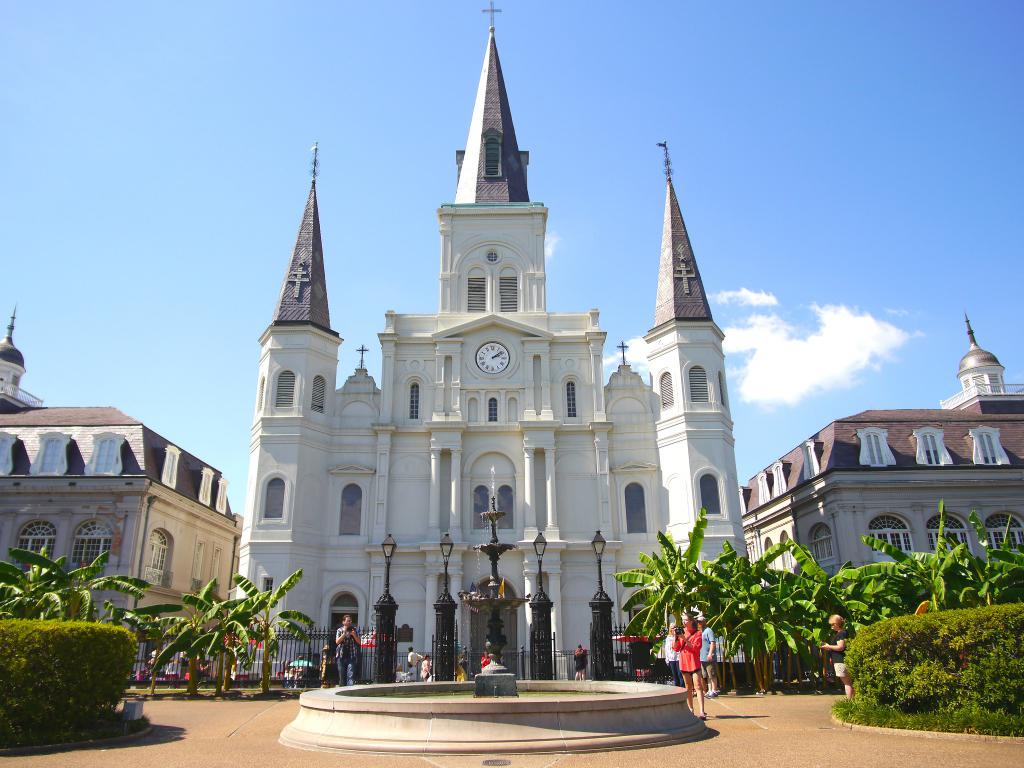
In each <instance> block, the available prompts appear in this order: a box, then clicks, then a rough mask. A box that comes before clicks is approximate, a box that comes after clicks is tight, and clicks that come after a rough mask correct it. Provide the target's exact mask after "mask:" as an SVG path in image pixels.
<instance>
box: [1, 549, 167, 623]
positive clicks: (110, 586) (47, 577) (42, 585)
mask: <svg viewBox="0 0 1024 768" xmlns="http://www.w3.org/2000/svg"><path fill="white" fill-rule="evenodd" d="M8 554H9V556H10V558H11V560H13V561H14V562H13V563H9V562H0V618H8V619H60V620H63V621H97V620H98V618H99V611H98V609H97V606H96V601H95V598H94V593H95V592H103V591H109V592H120V593H122V594H125V595H128V596H129V597H133V598H136V599H139V598H141V597H142V596H143V595H145V594H146V590H147V589H149V583H148V582H146V581H143V580H142V579H136V578H133V577H131V576H106V575H104V573H103V571H104V570H105V568H106V565H107V560H108V559H109V558H110V553H109V552H104V553H102V554H101V555H99V557H97V558H96V559H95V560H93V561H92V562H91V563H90V564H89V565H84V566H82V567H81V568H74V569H72V570H70V571H68V570H65V566H66V565H67V558H66V557H58V558H57V559H56V560H53V559H51V558H50V557H48V556H47V553H46V549H45V548H44V549H43V550H42V551H41V552H33V551H31V550H28V549H11V550H9V551H8ZM14 563H20V566H19V565H15V564H14Z"/></svg>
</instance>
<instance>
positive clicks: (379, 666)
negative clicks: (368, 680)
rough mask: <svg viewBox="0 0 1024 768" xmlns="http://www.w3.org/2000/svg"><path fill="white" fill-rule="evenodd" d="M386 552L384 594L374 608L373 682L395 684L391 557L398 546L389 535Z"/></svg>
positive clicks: (396, 647)
mask: <svg viewBox="0 0 1024 768" xmlns="http://www.w3.org/2000/svg"><path fill="white" fill-rule="evenodd" d="M380 547H381V549H382V550H384V594H382V595H381V596H380V598H378V600H377V602H376V603H375V604H374V606H373V610H374V613H375V614H376V617H377V648H376V653H375V654H374V657H373V682H375V683H393V682H395V665H396V664H397V662H398V638H397V637H396V634H395V615H396V614H397V613H398V603H396V602H395V598H393V597H392V596H391V557H392V556H393V555H394V554H395V549H396V548H397V547H398V545H397V544H396V543H395V539H394V537H392V535H391V534H390V533H389V534H388V535H387V538H386V539H384V541H383V542H382V543H381V545H380Z"/></svg>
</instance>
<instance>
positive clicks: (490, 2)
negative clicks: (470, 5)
mask: <svg viewBox="0 0 1024 768" xmlns="http://www.w3.org/2000/svg"><path fill="white" fill-rule="evenodd" d="M487 6H488V7H487V8H484V9H482V10H481V11H480V13H489V14H490V15H491V29H494V14H496V13H501V8H495V7H494V0H488V2H487Z"/></svg>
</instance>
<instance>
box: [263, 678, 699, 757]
mask: <svg viewBox="0 0 1024 768" xmlns="http://www.w3.org/2000/svg"><path fill="white" fill-rule="evenodd" d="M518 686H519V692H520V694H521V695H520V697H519V698H497V699H487V698H484V699H480V698H477V699H474V698H471V697H472V693H473V690H474V684H473V683H472V682H466V683H401V684H394V685H369V686H352V687H349V688H332V689H328V690H319V691H307V692H305V693H303V694H302V695H301V696H300V697H299V713H298V715H297V716H296V718H295V720H293V721H292V722H291V723H290V724H289V725H287V726H286V727H285V729H284V730H283V731H282V732H281V738H280V741H281V743H282V744H284V745H286V746H289V747H296V748H298V749H310V750H320V751H340V752H377V753H381V752H383V753H392V754H519V753H527V752H588V751H596V750H606V749H625V748H632V747H649V746H655V745H660V744H669V743H675V742H681V741H693V740H696V739H700V738H703V737H704V736H705V735H706V734H707V729H706V728H705V726H704V723H703V722H701V721H700V720H699V719H698V718H696V717H694V716H693V715H692V714H691V713H690V711H689V709H687V707H686V695H685V694H684V693H682V692H681V689H678V688H676V687H674V686H665V685H651V684H647V683H625V682H613V681H583V682H574V681H565V680H520V681H518ZM559 693H562V694H564V695H561V696H560V695H558V694H559ZM453 694H455V695H453Z"/></svg>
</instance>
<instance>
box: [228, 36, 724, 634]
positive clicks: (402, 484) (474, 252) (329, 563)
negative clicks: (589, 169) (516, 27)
mask: <svg viewBox="0 0 1024 768" xmlns="http://www.w3.org/2000/svg"><path fill="white" fill-rule="evenodd" d="M467 86H468V84H467ZM529 160H530V156H529V153H527V152H525V151H521V150H520V149H519V145H518V140H517V136H516V130H515V126H513V124H512V119H511V108H510V106H509V100H508V93H507V91H506V87H505V81H504V76H503V73H502V70H501V65H500V62H499V59H498V50H497V45H496V43H495V40H494V35H493V30H492V32H491V34H490V37H489V39H488V41H487V47H486V51H485V54H484V64H483V71H482V72H481V75H480V82H479V86H478V90H477V97H476V103H475V105H474V108H473V112H472V117H471V120H470V126H469V133H468V136H467V139H466V144H465V149H464V150H460V151H458V152H457V153H456V162H457V165H458V172H459V175H458V182H457V186H456V190H455V197H454V200H453V201H452V202H451V203H445V204H442V205H441V207H440V208H439V210H438V213H437V215H438V224H439V230H440V261H439V275H438V278H439V289H440V290H439V304H438V307H437V311H436V313H434V314H422V313H419V314H400V313H395V312H387V313H385V315H384V324H383V329H382V331H381V332H380V333H379V340H380V345H381V358H382V369H381V371H380V373H379V379H378V378H377V377H375V376H371V375H370V372H369V371H367V370H366V369H365V368H363V367H362V365H360V367H359V368H357V369H356V371H355V372H354V373H352V374H351V375H350V376H348V377H347V378H345V379H344V380H343V381H340V382H339V381H338V379H337V369H338V353H339V348H340V346H341V338H340V337H339V335H338V333H337V332H336V331H335V330H334V329H333V328H334V327H333V326H332V322H331V318H330V313H329V308H328V301H327V281H326V275H325V263H324V262H325V258H324V253H323V246H322V243H321V237H320V221H319V211H318V209H317V197H316V184H317V181H314V183H313V186H312V187H311V189H310V192H309V197H308V200H307V204H306V210H305V212H304V214H303V217H302V222H301V225H300V229H299V235H298V238H297V241H296V245H295V249H294V252H293V254H292V257H291V259H290V260H289V261H288V263H287V264H286V265H283V266H285V267H286V271H285V281H284V283H283V285H282V287H281V291H280V295H279V301H278V307H277V311H276V312H275V315H274V318H273V320H272V322H271V324H270V326H269V327H268V328H267V329H266V330H265V331H264V332H263V334H262V336H261V337H260V345H261V346H260V349H261V351H260V360H259V366H258V372H257V382H256V391H257V403H256V409H255V414H254V424H253V442H252V446H253V447H252V452H251V460H250V470H249V482H248V488H247V496H246V514H245V528H244V531H243V541H242V545H241V549H240V569H241V572H242V573H243V575H245V576H247V577H248V578H250V579H252V580H253V581H254V582H255V583H261V582H262V580H263V579H273V580H274V583H280V580H281V579H283V578H285V577H286V576H288V575H289V574H290V573H292V572H293V571H295V570H296V569H297V568H303V569H304V578H303V579H302V581H301V582H300V583H299V585H298V586H297V587H296V588H295V589H294V590H293V591H292V592H290V593H289V594H288V596H287V597H286V601H287V607H288V608H291V609H297V610H301V611H304V612H305V613H307V614H308V615H310V616H311V617H313V618H314V619H315V620H316V621H317V623H318V624H335V623H339V622H340V620H341V617H342V616H343V615H344V614H345V613H350V614H353V615H354V616H355V617H356V623H357V624H359V625H362V626H366V625H368V624H369V623H370V622H371V620H372V615H373V603H374V601H375V600H376V599H377V598H378V597H379V596H380V594H381V591H382V589H383V583H382V580H383V573H384V562H383V558H382V556H381V554H380V547H379V543H380V542H381V541H382V540H383V539H384V537H385V536H386V535H387V534H388V533H391V534H392V535H393V536H394V538H395V539H396V540H397V542H398V549H397V551H396V554H395V556H394V560H393V563H392V569H391V584H390V586H391V593H392V595H393V596H394V598H395V600H396V601H397V602H398V604H399V609H398V624H399V625H407V626H408V628H409V631H411V632H412V637H413V640H412V641H411V643H410V644H411V645H413V646H414V647H416V648H417V649H420V650H424V649H429V648H430V646H431V637H430V632H431V628H432V627H433V614H434V608H433V603H434V601H435V600H436V599H437V596H438V594H439V591H440V589H439V587H440V583H439V576H440V574H441V568H442V563H441V558H440V553H439V550H438V542H439V540H440V538H441V537H442V536H443V535H444V534H445V533H448V534H450V536H451V537H452V539H453V540H454V542H455V549H454V553H453V555H452V558H451V564H450V573H451V582H452V592H457V591H459V590H461V589H471V588H472V587H473V586H474V585H475V584H478V583H479V582H480V580H481V579H484V578H486V576H487V573H486V571H487V567H486V565H485V564H481V562H480V558H479V556H478V554H477V553H476V552H475V551H473V550H472V549H471V547H472V546H473V545H474V544H477V543H480V542H482V541H483V540H484V538H485V536H486V532H485V530H484V526H483V524H482V521H481V519H480V517H479V513H480V512H482V511H484V510H485V509H486V508H487V505H488V503H489V500H490V497H491V495H492V487H493V495H494V497H495V502H496V504H497V505H498V507H499V508H500V509H503V510H504V511H505V512H506V517H505V518H504V519H503V521H502V523H503V525H504V526H506V527H507V528H508V529H509V532H508V533H507V534H505V535H503V540H515V541H518V542H519V548H518V549H517V550H515V551H513V552H510V553H508V554H507V555H505V556H504V557H503V558H502V560H501V567H502V568H503V569H504V570H503V573H502V574H501V576H502V577H503V579H504V580H505V585H506V594H508V595H511V596H525V595H526V594H528V593H530V592H531V591H533V590H534V589H535V588H536V585H535V584H534V579H535V576H536V572H537V564H536V562H535V561H534V560H535V558H534V555H533V550H532V547H531V546H530V545H529V544H530V542H531V541H532V540H533V538H534V537H535V536H536V535H537V533H538V532H541V531H542V532H543V533H544V535H545V537H546V538H547V540H548V542H549V544H548V548H547V552H546V554H545V558H544V570H545V590H546V592H547V594H548V595H549V597H550V598H551V599H552V601H553V603H554V612H553V622H554V629H555V632H556V633H557V637H558V639H559V642H560V643H561V644H562V645H563V647H573V646H575V644H576V643H580V642H582V643H584V644H586V643H588V639H587V638H588V631H589V625H590V609H589V607H588V605H587V602H588V601H589V600H590V598H591V596H592V595H593V591H594V583H595V563H594V555H593V552H592V550H591V547H590V544H589V542H590V540H591V538H592V537H593V536H594V532H595V531H596V530H598V529H600V530H601V531H602V533H603V534H604V536H605V538H606V539H607V540H608V544H607V548H606V550H605V553H604V563H605V566H606V568H608V569H610V570H611V571H612V572H614V571H617V570H623V569H625V568H630V567H634V566H635V565H637V563H638V562H639V561H638V555H639V553H640V552H645V551H647V552H649V551H651V550H652V549H654V548H656V547H657V532H658V531H668V532H671V533H672V535H673V536H674V537H675V538H676V540H677V541H684V540H685V539H686V538H687V536H688V534H689V531H690V529H691V527H692V525H693V521H694V519H695V516H696V513H697V510H698V509H699V508H700V507H701V506H704V507H706V508H707V509H708V511H709V513H710V514H709V526H708V528H707V532H706V536H705V551H706V552H708V553H709V554H714V552H715V551H716V549H718V548H720V547H721V546H722V544H724V543H725V542H726V541H728V542H730V543H731V544H732V546H734V547H738V546H739V545H740V542H741V541H742V534H741V529H740V508H739V496H738V490H737V489H738V482H737V478H736V467H735V458H734V454H733V438H732V421H731V416H730V413H729V407H728V399H727V397H726V380H725V359H724V356H723V353H722V339H723V334H722V332H721V330H720V329H719V328H718V326H717V325H716V324H715V322H714V320H713V318H712V316H711V311H710V308H709V306H708V303H707V298H706V294H705V291H704V286H703V283H702V281H701V277H700V271H699V268H698V264H697V260H696V258H695V256H694V254H693V251H692V249H691V247H690V242H689V239H688V237H687V234H686V228H685V226H684V224H683V219H682V213H681V211H680V207H679V202H678V200H677V198H676V194H675V189H674V187H673V184H672V179H671V175H670V174H667V175H666V182H665V183H666V186H665V194H666V197H665V208H664V210H665V219H664V228H663V232H662V248H661V254H660V256H659V255H658V254H654V253H652V254H650V259H649V261H648V265H649V267H648V269H649V272H650V275H651V290H652V294H653V297H652V298H654V302H653V304H654V315H653V324H652V327H651V330H650V331H649V332H648V334H647V336H646V337H645V339H646V342H647V349H648V353H647V366H648V368H649V375H650V377H651V378H650V380H647V379H646V378H645V377H642V376H641V375H640V374H639V373H637V372H636V371H634V370H633V368H632V367H631V366H630V365H627V364H623V365H620V366H618V367H617V368H616V369H615V370H614V371H612V372H611V374H610V376H607V377H606V375H605V371H604V350H605V343H606V332H605V330H604V329H603V328H602V327H601V324H600V315H599V313H598V311H597V310H588V311H582V312H557V313H556V312H548V310H547V286H546V273H545V259H544V241H545V231H546V226H547V216H548V210H547V208H546V207H545V206H544V205H543V204H541V203H537V202H533V201H532V200H531V199H530V195H529V192H528V187H527V164H528V162H529ZM680 263H684V264H685V267H686V268H685V269H683V270H680V269H679V268H678V265H679V264H680ZM336 320H337V321H338V324H339V327H343V326H344V322H345V318H344V317H341V318H336ZM652 382H653V386H652ZM492 473H493V474H492ZM492 477H493V481H492ZM492 483H493V486H492ZM605 586H606V588H607V589H608V591H609V592H610V593H611V596H612V599H613V600H614V602H615V610H616V612H618V613H619V616H618V618H619V619H622V618H625V617H624V616H622V615H621V610H620V606H621V605H622V604H623V603H624V602H625V600H626V598H627V597H628V594H627V593H626V592H624V591H623V590H622V588H621V585H618V584H616V583H612V582H611V580H606V582H605ZM528 614H529V612H528V611H520V612H519V613H518V614H517V615H515V616H509V617H506V625H505V633H506V635H507V636H508V645H509V646H510V647H515V646H516V645H522V644H525V643H526V638H527V631H528V622H529V621H530V618H529V615H528ZM457 618H458V622H459V637H460V641H461V642H463V643H464V644H466V645H469V646H470V647H474V645H473V644H474V643H482V636H483V627H482V618H481V616H480V615H479V614H473V613H472V612H470V611H468V610H465V609H463V608H461V607H460V609H459V613H458V617H457Z"/></svg>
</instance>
